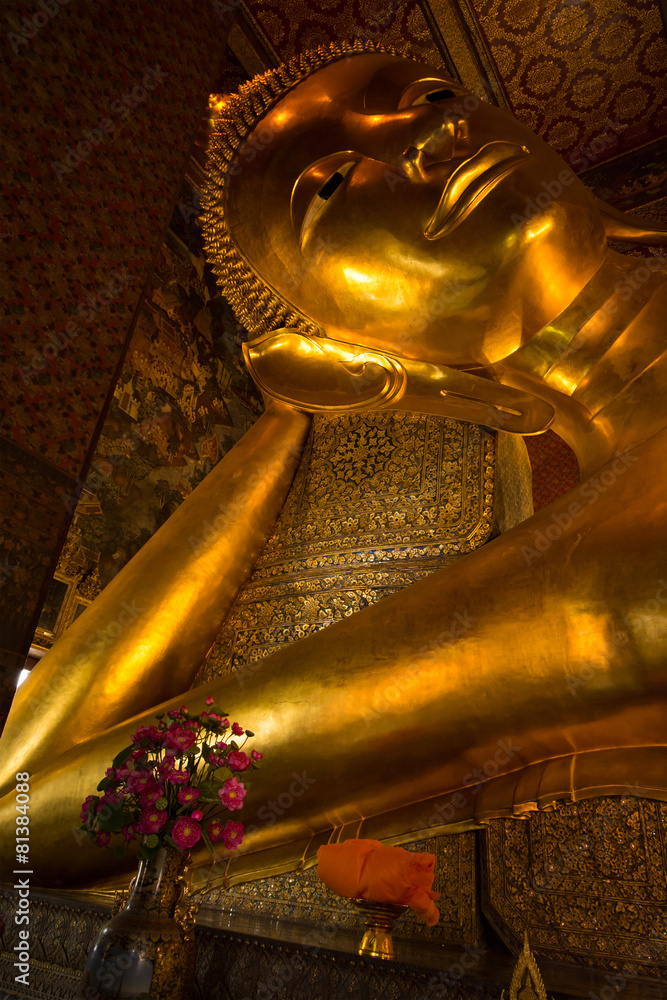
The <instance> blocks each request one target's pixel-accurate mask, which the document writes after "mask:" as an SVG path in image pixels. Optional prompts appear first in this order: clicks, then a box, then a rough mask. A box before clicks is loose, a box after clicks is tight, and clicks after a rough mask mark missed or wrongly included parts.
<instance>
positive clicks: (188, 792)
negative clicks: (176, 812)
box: [178, 785, 201, 805]
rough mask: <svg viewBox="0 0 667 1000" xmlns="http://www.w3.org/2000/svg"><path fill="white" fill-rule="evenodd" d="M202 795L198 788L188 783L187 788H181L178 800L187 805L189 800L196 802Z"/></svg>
mask: <svg viewBox="0 0 667 1000" xmlns="http://www.w3.org/2000/svg"><path fill="white" fill-rule="evenodd" d="M200 795H201V792H200V791H199V789H198V788H193V787H192V785H188V786H187V787H186V788H181V790H180V791H179V793H178V801H179V802H183V803H184V804H185V805H187V804H188V802H195V801H196V800H197V799H198V798H199V796H200Z"/></svg>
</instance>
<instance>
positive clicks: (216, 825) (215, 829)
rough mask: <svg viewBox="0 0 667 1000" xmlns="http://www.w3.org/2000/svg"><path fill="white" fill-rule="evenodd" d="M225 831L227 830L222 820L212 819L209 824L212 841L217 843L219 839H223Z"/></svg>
mask: <svg viewBox="0 0 667 1000" xmlns="http://www.w3.org/2000/svg"><path fill="white" fill-rule="evenodd" d="M224 832H225V831H224V828H223V826H222V823H221V822H220V820H217V819H212V820H211V822H210V823H209V824H208V835H209V838H210V840H211V843H213V844H215V842H216V841H217V840H222V836H223V834H224Z"/></svg>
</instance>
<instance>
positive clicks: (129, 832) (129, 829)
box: [120, 823, 134, 844]
mask: <svg viewBox="0 0 667 1000" xmlns="http://www.w3.org/2000/svg"><path fill="white" fill-rule="evenodd" d="M120 832H121V833H122V834H123V836H124V837H125V841H126V843H128V844H129V842H130V841H131V840H132V838H133V837H134V827H133V826H132V824H131V823H130V825H129V826H124V827H123V828H122V829H121V831H120Z"/></svg>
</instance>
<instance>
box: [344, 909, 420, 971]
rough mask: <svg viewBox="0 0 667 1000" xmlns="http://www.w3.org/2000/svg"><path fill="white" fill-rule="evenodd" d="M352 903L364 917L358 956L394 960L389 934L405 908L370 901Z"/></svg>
mask: <svg viewBox="0 0 667 1000" xmlns="http://www.w3.org/2000/svg"><path fill="white" fill-rule="evenodd" d="M352 902H353V903H354V905H355V906H356V908H357V909H358V910H359V912H360V913H362V914H363V915H364V916H365V917H366V933H365V934H364V936H363V938H362V939H361V944H360V945H359V954H360V955H372V956H373V957H374V958H396V953H395V951H394V942H393V940H392V937H391V932H392V930H393V929H394V923H395V922H396V921H397V920H398V918H399V917H400V916H401V915H402V914H403V913H405V911H406V910H407V906H399V905H398V904H397V903H376V902H375V901H374V900H372V899H353V900H352Z"/></svg>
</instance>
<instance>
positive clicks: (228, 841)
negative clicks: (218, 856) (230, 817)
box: [223, 822, 243, 851]
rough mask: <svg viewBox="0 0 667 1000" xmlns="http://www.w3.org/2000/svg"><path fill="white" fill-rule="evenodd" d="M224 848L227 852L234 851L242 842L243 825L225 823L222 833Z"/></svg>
mask: <svg viewBox="0 0 667 1000" xmlns="http://www.w3.org/2000/svg"><path fill="white" fill-rule="evenodd" d="M223 837H224V838H225V847H226V848H227V850H228V851H235V850H236V848H237V847H239V845H240V844H241V841H242V840H243V823H231V822H229V823H227V824H226V825H225V829H224V831H223Z"/></svg>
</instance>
